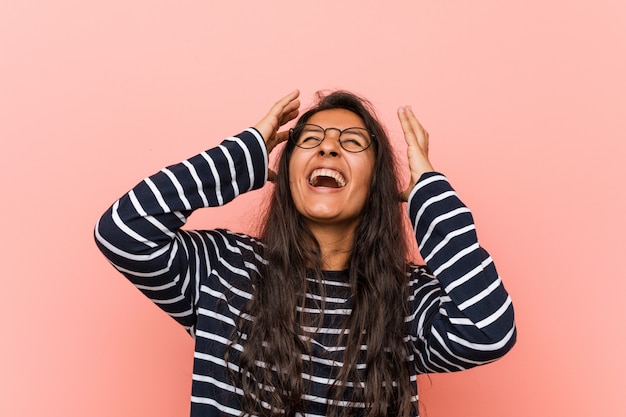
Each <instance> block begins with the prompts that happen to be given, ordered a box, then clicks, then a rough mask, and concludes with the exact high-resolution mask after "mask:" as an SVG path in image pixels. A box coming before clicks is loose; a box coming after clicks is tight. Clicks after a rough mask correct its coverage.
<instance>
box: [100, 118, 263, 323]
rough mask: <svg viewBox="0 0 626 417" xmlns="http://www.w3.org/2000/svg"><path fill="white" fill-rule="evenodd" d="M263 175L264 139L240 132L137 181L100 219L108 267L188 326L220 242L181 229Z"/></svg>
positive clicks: (253, 186)
mask: <svg viewBox="0 0 626 417" xmlns="http://www.w3.org/2000/svg"><path fill="white" fill-rule="evenodd" d="M266 179H267V151H266V148H265V143H264V141H263V138H262V137H261V136H260V134H259V133H258V132H257V131H256V130H254V129H247V130H245V131H244V132H242V133H241V134H239V135H237V136H234V137H230V138H227V139H226V140H224V141H223V142H222V143H221V144H220V145H219V146H217V147H215V148H212V149H210V150H208V151H205V152H202V153H201V154H199V155H196V156H194V157H192V158H190V159H188V160H185V161H183V162H181V163H179V164H176V165H172V166H170V167H167V168H164V169H162V170H161V171H159V172H157V173H156V174H154V175H152V176H150V177H148V178H146V179H145V180H143V181H141V182H140V183H139V184H137V185H136V186H135V187H134V188H133V189H131V190H130V191H129V192H128V193H127V194H125V195H124V196H122V197H121V198H120V199H119V200H118V201H116V202H115V203H114V204H113V205H112V206H111V207H110V208H109V209H108V210H107V211H106V212H105V213H104V215H103V216H102V217H101V218H100V220H99V221H98V223H97V225H96V228H95V239H96V243H97V245H98V247H99V249H100V250H101V251H102V253H103V254H104V255H105V256H106V257H107V258H108V259H109V261H110V262H111V263H112V264H113V266H114V267H115V268H117V269H118V270H119V271H120V272H121V273H123V274H124V275H125V276H126V277H127V278H128V279H129V280H130V281H132V282H133V283H134V284H135V286H136V287H137V288H139V289H140V290H141V291H142V292H143V293H144V294H145V295H146V296H148V297H149V298H150V299H151V300H152V301H153V302H154V303H155V304H157V305H158V306H159V307H161V308H162V309H163V310H165V311H166V312H167V313H168V314H169V315H170V316H172V317H173V318H174V319H176V320H177V321H178V322H180V323H181V324H182V325H183V326H185V327H186V328H187V329H190V328H191V327H192V326H194V324H195V311H194V310H195V308H194V307H195V303H196V301H197V300H196V295H197V293H198V285H199V282H200V278H201V276H206V274H207V271H210V270H211V268H212V265H213V264H214V263H216V262H218V261H219V259H218V252H219V250H220V249H219V248H220V246H225V245H226V246H227V245H228V244H227V243H226V244H225V243H224V242H220V241H219V240H220V237H219V236H213V235H211V234H210V233H208V232H207V233H199V232H197V231H182V230H180V229H181V227H182V226H183V225H184V224H185V222H186V220H187V218H188V216H189V215H190V214H191V213H192V212H193V211H194V210H196V209H199V208H203V207H212V206H221V205H224V204H226V203H228V202H229V201H231V200H232V199H234V198H235V197H236V196H238V195H239V194H241V193H244V192H246V191H249V190H253V189H257V188H260V187H262V186H263V184H264V183H265V181H266Z"/></svg>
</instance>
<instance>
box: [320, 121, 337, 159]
mask: <svg viewBox="0 0 626 417" xmlns="http://www.w3.org/2000/svg"><path fill="white" fill-rule="evenodd" d="M339 135H341V131H340V130H339V129H334V128H328V129H326V134H325V135H324V140H323V141H322V143H320V144H319V154H320V156H324V155H330V156H337V155H339V152H340V148H341V145H339Z"/></svg>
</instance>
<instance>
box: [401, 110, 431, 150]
mask: <svg viewBox="0 0 626 417" xmlns="http://www.w3.org/2000/svg"><path fill="white" fill-rule="evenodd" d="M406 115H407V119H408V121H409V123H410V125H411V128H412V130H413V133H414V134H415V138H416V139H417V143H418V144H419V146H420V148H422V149H424V150H425V151H427V150H428V132H427V131H426V129H424V127H423V126H422V124H421V123H420V122H419V120H417V117H415V114H414V113H413V110H412V109H411V107H410V106H409V107H408V108H407V109H406Z"/></svg>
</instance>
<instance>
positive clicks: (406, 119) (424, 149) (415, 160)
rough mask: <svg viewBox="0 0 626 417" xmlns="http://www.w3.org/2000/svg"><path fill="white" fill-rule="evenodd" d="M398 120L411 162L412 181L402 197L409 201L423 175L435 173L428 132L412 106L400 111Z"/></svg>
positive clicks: (401, 108) (403, 199) (402, 108)
mask: <svg viewBox="0 0 626 417" xmlns="http://www.w3.org/2000/svg"><path fill="white" fill-rule="evenodd" d="M398 119H400V124H401V125H402V131H403V132H404V140H406V144H407V149H406V152H407V157H408V160H409V171H410V172H411V181H410V182H409V185H408V187H407V188H406V190H404V191H403V192H402V194H401V195H400V197H401V199H402V201H408V200H409V195H410V194H411V191H412V190H413V187H415V184H417V181H418V180H419V179H420V177H421V176H422V174H424V173H425V172H432V171H434V169H433V166H432V165H431V164H430V160H429V159H428V132H427V131H426V130H424V128H423V127H422V125H421V124H420V122H419V121H418V120H417V118H416V117H415V115H414V114H413V110H411V107H410V106H405V107H400V108H399V109H398Z"/></svg>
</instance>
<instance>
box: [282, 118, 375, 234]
mask: <svg viewBox="0 0 626 417" xmlns="http://www.w3.org/2000/svg"><path fill="white" fill-rule="evenodd" d="M307 123H308V124H315V125H318V126H321V127H322V128H324V129H326V128H336V129H337V130H335V129H331V130H327V131H326V136H325V139H324V140H323V141H322V142H321V144H320V145H319V146H317V147H315V148H312V149H302V148H299V147H295V148H294V150H293V153H292V155H291V159H290V161H289V184H290V188H291V196H292V198H293V201H294V203H295V205H296V209H297V210H298V212H299V213H300V214H302V216H304V218H305V219H306V222H307V224H308V225H309V227H314V226H315V225H336V226H339V227H342V228H344V227H348V228H350V229H351V230H354V228H355V227H356V225H357V224H358V219H359V215H360V214H361V211H362V209H363V206H364V204H365V201H366V199H367V196H368V194H369V187H370V183H371V179H372V172H373V170H374V164H375V159H376V157H375V154H374V146H370V147H369V148H368V149H366V150H365V151H362V152H359V153H351V152H348V151H346V150H345V149H343V148H342V147H341V146H340V145H339V141H338V139H339V134H340V131H341V130H344V129H346V128H349V127H361V128H364V127H365V124H364V123H363V120H361V118H360V117H359V116H357V115H356V114H355V113H352V112H351V111H349V110H344V109H331V110H323V111H320V112H318V113H315V114H314V115H313V116H311V118H310V119H309V120H308V121H307Z"/></svg>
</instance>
